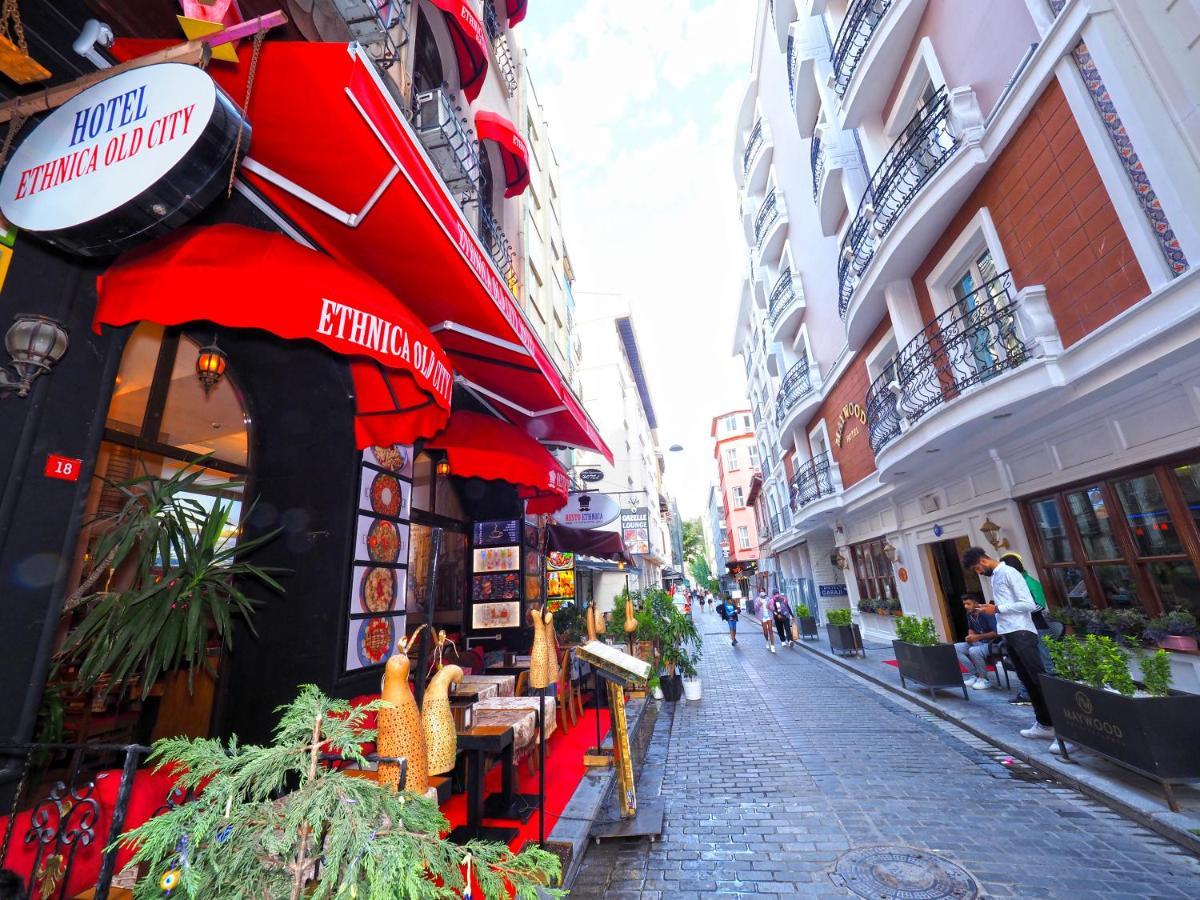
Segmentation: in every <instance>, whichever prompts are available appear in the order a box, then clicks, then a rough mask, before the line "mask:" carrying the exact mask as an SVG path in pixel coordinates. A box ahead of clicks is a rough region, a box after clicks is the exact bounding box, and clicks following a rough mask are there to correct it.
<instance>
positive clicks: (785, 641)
mask: <svg viewBox="0 0 1200 900" xmlns="http://www.w3.org/2000/svg"><path fill="white" fill-rule="evenodd" d="M770 609H771V617H772V618H773V619H774V620H775V629H776V630H777V631H778V632H779V643H780V644H782V645H783V646H784V647H790V646H792V604H790V603H788V598H787V597H785V596H783V594H781V593H780V592H779V591H776V592H775V596H773V597H772V598H771V603H770Z"/></svg>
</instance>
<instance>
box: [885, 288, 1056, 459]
mask: <svg viewBox="0 0 1200 900" xmlns="http://www.w3.org/2000/svg"><path fill="white" fill-rule="evenodd" d="M1061 350H1062V344H1061V341H1060V340H1059V338H1058V333H1057V330H1056V329H1055V327H1054V320H1053V317H1052V316H1051V315H1050V312H1049V307H1048V306H1047V305H1046V300H1045V291H1044V290H1042V289H1041V288H1027V289H1025V290H1023V291H1021V292H1020V293H1019V294H1017V293H1015V292H1014V290H1013V284H1012V276H1011V275H1010V273H1008V272H1005V273H1003V274H1001V275H997V276H996V277H995V278H993V279H992V280H991V281H988V282H986V283H985V284H983V285H982V286H981V287H979V288H978V289H976V290H975V291H973V292H972V293H970V294H968V295H967V296H965V297H963V298H962V299H960V300H958V301H957V302H956V303H955V304H954V305H953V306H951V307H950V308H949V309H948V310H946V311H945V312H944V313H942V314H941V315H940V316H938V317H937V318H936V319H934V320H933V321H931V322H929V323H928V324H926V325H925V327H924V328H923V329H921V332H920V333H919V334H918V335H917V336H916V337H915V338H913V339H912V340H911V341H909V343H908V344H906V345H905V346H904V347H903V348H901V350H900V352H899V353H897V354H896V356H895V358H894V359H893V361H892V362H891V364H889V365H888V367H887V369H886V370H885V371H884V372H883V374H881V375H880V376H879V377H878V378H876V379H875V381H874V383H872V385H871V387H870V388H869V389H868V391H867V397H866V412H867V429H868V431H869V434H870V442H871V449H872V450H873V451H874V452H875V453H876V454H877V455H878V454H880V453H881V452H882V451H884V450H885V448H888V447H890V446H891V445H892V444H893V442H895V441H897V439H899V438H900V437H901V436H902V435H905V434H908V433H910V432H911V431H912V430H913V429H915V428H916V427H917V425H918V423H921V422H922V421H924V420H927V419H931V418H934V417H937V415H938V414H939V413H940V411H941V410H942V409H944V408H947V407H949V406H952V405H956V404H961V403H962V401H963V400H964V399H965V398H967V397H969V396H980V397H982V396H983V395H982V393H981V392H982V391H983V390H984V387H985V386H987V387H992V386H993V385H997V386H998V385H999V384H1000V383H1001V382H1002V381H1006V380H1008V379H1006V378H1005V376H1006V375H1007V374H1008V373H1010V372H1013V371H1014V370H1017V369H1022V368H1025V367H1026V366H1027V364H1028V363H1030V362H1032V361H1034V360H1036V359H1039V358H1040V359H1048V358H1052V357H1055V356H1057V355H1058V353H1060V352H1061ZM1049 386H1050V385H1049V383H1048V382H1047V384H1046V385H1045V387H1043V386H1042V385H1041V384H1040V383H1039V384H1038V385H1036V386H1034V387H1033V388H1031V389H1027V390H1026V391H1025V392H1023V393H1017V394H1014V393H1013V392H1003V391H998V392H995V393H993V394H992V397H993V405H997V406H998V405H1002V404H1005V403H1008V404H1013V403H1018V402H1021V401H1022V400H1024V399H1026V398H1028V397H1029V396H1032V395H1033V393H1035V392H1038V391H1041V390H1043V389H1045V388H1048V387H1049ZM975 406H976V408H975V409H974V411H973V412H972V411H970V410H968V411H965V412H964V414H963V416H960V418H961V419H962V421H961V423H959V424H960V425H961V426H963V427H965V428H971V429H976V430H978V429H983V428H986V427H989V426H990V424H991V423H990V422H988V418H989V414H990V413H993V412H995V409H990V408H989V409H984V408H982V407H983V404H976V405H975ZM999 418H1000V419H1004V418H1008V415H1005V414H1003V413H1001V414H1000V416H999ZM984 423H987V424H986V425H985V424H984ZM996 427H1001V426H996Z"/></svg>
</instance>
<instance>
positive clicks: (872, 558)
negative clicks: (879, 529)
mask: <svg viewBox="0 0 1200 900" xmlns="http://www.w3.org/2000/svg"><path fill="white" fill-rule="evenodd" d="M883 544H884V542H883V540H882V539H880V540H877V541H867V542H866V543H863V544H854V545H853V546H851V547H850V557H851V559H852V560H853V563H854V574H855V575H856V576H857V580H858V593H859V596H860V597H864V598H867V599H870V600H885V599H894V598H896V597H898V596H899V595H898V594H897V592H896V580H895V578H893V577H892V567H891V564H890V563H889V562H888V560H887V555H886V554H885V553H884V552H883Z"/></svg>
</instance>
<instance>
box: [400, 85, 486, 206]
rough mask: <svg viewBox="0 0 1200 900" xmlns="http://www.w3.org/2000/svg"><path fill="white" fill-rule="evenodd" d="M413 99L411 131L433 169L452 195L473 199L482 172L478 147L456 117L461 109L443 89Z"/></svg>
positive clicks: (461, 118) (462, 120)
mask: <svg viewBox="0 0 1200 900" xmlns="http://www.w3.org/2000/svg"><path fill="white" fill-rule="evenodd" d="M414 99H415V102H414V116H413V128H414V129H416V132H417V138H418V139H419V140H420V141H421V144H422V145H423V146H424V147H425V150H426V152H428V154H429V157H430V159H432V160H433V165H434V168H436V169H437V171H438V174H439V175H441V176H442V181H443V182H444V183H445V185H446V187H448V188H449V189H450V191H451V193H453V194H455V195H457V196H459V197H460V198H470V197H474V196H475V192H476V190H477V186H478V183H479V174H480V171H481V167H480V163H479V146H478V144H477V143H476V141H475V136H474V135H473V134H471V133H470V131H469V130H468V129H467V123H466V119H465V118H463V117H461V116H460V115H459V113H460V112H461V110H460V108H458V107H456V106H454V105H453V104H452V103H451V101H450V96H449V94H448V93H447V91H445V90H443V89H437V90H432V91H425V92H424V93H420V94H417V95H416V97H415V98H414ZM461 202H462V201H461V200H460V203H461Z"/></svg>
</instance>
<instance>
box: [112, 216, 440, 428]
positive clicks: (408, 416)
mask: <svg viewBox="0 0 1200 900" xmlns="http://www.w3.org/2000/svg"><path fill="white" fill-rule="evenodd" d="M96 287H97V293H98V295H99V302H98V303H97V304H96V315H95V318H94V320H93V323H92V327H93V328H94V329H95V330H96V331H97V332H99V331H100V327H101V326H102V325H128V324H129V323H131V322H139V321H148V322H157V323H158V324H160V325H181V324H183V323H185V322H194V321H206V322H214V323H216V324H218V325H227V326H229V327H231V328H260V329H262V330H263V331H269V332H271V333H272V334H276V335H279V336H280V337H282V338H288V339H293V340H299V339H304V340H311V341H317V342H318V343H320V344H324V345H325V346H326V347H328V348H329V349H330V350H333V351H334V352H335V353H338V354H340V355H342V356H346V357H349V359H350V371H351V374H352V375H353V377H354V390H355V399H356V411H357V416H356V419H355V437H356V440H357V442H358V446H359V447H367V446H370V445H371V444H409V443H412V442H413V441H414V440H416V439H417V438H422V437H428V436H429V435H431V434H435V433H436V432H438V431H439V430H440V429H442V428H443V427H444V426H445V424H446V422H447V420H448V419H449V417H450V394H451V392H452V390H453V387H454V375H453V373H452V372H451V370H450V362H449V360H448V359H447V358H446V354H445V351H443V350H442V348H441V346H440V345H439V344H438V342H437V340H436V339H435V338H434V337H433V335H432V334H430V332H429V329H428V328H426V327H425V325H424V324H422V323H421V322H420V321H419V320H418V319H417V317H416V316H414V315H413V314H412V313H411V312H409V311H408V310H407V309H406V308H405V307H404V306H403V305H402V304H401V303H400V301H398V300H397V299H396V298H395V297H394V296H393V295H392V294H391V293H390V292H389V291H388V290H387V289H386V288H384V287H383V285H381V284H379V282H377V281H375V279H373V278H371V277H370V276H368V275H364V274H363V273H362V272H359V271H357V270H356V269H354V268H352V267H350V266H346V265H344V264H342V263H339V262H337V261H336V260H333V259H330V258H329V257H328V256H325V255H324V254H321V253H317V252H316V251H314V250H309V249H307V248H306V247H302V246H301V245H300V244H297V243H296V242H295V241H293V240H292V239H291V238H288V237H285V236H283V235H281V234H272V233H270V232H266V231H259V230H257V229H254V228H247V227H245V226H243V225H213V226H211V227H208V228H181V229H179V230H178V231H176V232H174V233H173V234H171V235H170V236H168V237H166V238H164V239H162V240H159V241H155V242H154V243H152V244H149V245H147V246H145V247H141V248H138V249H137V250H133V251H130V252H129V253H126V254H124V255H123V256H121V257H120V258H119V259H118V260H117V261H116V262H115V263H113V265H112V266H111V267H110V268H109V269H108V271H107V272H105V273H104V274H103V275H101V276H100V277H99V278H98V279H97V284H96ZM280 378H283V379H286V378H287V373H286V372H281V373H280Z"/></svg>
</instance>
